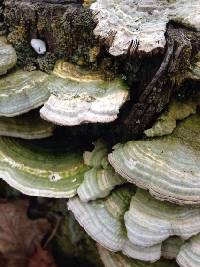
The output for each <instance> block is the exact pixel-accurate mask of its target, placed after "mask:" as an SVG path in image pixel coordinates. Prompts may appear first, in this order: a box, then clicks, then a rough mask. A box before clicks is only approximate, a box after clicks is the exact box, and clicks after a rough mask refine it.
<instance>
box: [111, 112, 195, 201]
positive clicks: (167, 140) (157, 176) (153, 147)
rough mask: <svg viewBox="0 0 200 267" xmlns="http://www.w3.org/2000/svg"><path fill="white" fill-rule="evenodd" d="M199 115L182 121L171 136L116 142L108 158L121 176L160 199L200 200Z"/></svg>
mask: <svg viewBox="0 0 200 267" xmlns="http://www.w3.org/2000/svg"><path fill="white" fill-rule="evenodd" d="M199 130H200V116H199V115H193V116H191V117H189V118H188V119H186V120H185V121H182V122H181V123H180V124H179V125H178V126H177V127H176V129H175V130H174V132H173V133H172V134H171V135H169V136H164V137H160V138H154V139H151V140H143V141H130V142H127V143H126V144H119V145H117V146H115V148H114V149H115V150H114V151H113V152H112V153H111V154H109V162H110V163H111V165H112V166H113V167H114V169H115V171H116V172H118V173H119V174H120V175H121V176H122V177H124V178H126V179H127V180H128V181H129V182H130V183H134V184H136V185H137V186H138V187H141V188H143V189H148V190H149V192H150V193H151V194H152V195H153V196H155V197H156V198H158V199H161V200H168V201H171V202H175V203H178V204H199V203H200V187H199V185H200V172H199V166H200V135H199Z"/></svg>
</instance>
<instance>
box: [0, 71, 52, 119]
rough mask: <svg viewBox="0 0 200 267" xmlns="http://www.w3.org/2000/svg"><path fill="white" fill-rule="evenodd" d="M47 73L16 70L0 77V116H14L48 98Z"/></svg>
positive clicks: (37, 105)
mask: <svg viewBox="0 0 200 267" xmlns="http://www.w3.org/2000/svg"><path fill="white" fill-rule="evenodd" d="M48 97H49V91H48V75H47V74H46V73H44V72H42V71H31V72H28V71H23V70H17V71H16V72H14V73H11V74H8V75H6V76H5V77H1V78H0V116H5V117H14V116H17V115H20V114H23V113H26V112H28V111H30V110H32V109H35V108H37V107H39V106H41V105H43V103H44V102H45V101H46V100H47V99H48Z"/></svg>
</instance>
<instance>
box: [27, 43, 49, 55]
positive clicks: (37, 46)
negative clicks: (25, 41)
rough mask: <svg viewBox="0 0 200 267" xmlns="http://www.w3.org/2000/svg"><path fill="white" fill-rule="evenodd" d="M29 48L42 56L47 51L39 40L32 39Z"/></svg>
mask: <svg viewBox="0 0 200 267" xmlns="http://www.w3.org/2000/svg"><path fill="white" fill-rule="evenodd" d="M31 46H32V47H33V49H34V50H35V52H36V53H38V54H39V55H43V54H45V53H46V51H47V48H46V44H45V42H44V41H42V40H40V39H32V40H31Z"/></svg>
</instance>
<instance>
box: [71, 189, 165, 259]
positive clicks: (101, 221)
mask: <svg viewBox="0 0 200 267" xmlns="http://www.w3.org/2000/svg"><path fill="white" fill-rule="evenodd" d="M133 193H134V190H133V188H131V187H130V185H129V186H123V187H120V188H118V189H115V190H114V191H113V192H112V193H111V195H110V196H109V197H108V198H106V199H104V200H97V201H91V202H88V203H84V202H82V201H81V200H80V199H79V198H78V197H75V198H72V199H70V200H69V201H68V209H69V210H71V211H72V212H73V214H74V216H75V218H76V219H77V221H78V222H79V223H80V225H81V226H82V227H83V228H84V229H85V231H86V232H87V233H88V234H89V235H90V236H91V237H92V238H93V239H94V240H95V241H97V242H98V243H99V244H100V245H102V246H103V247H105V248H107V249H109V250H111V251H115V252H116V251H122V252H123V253H124V254H125V255H128V256H129V257H132V258H136V259H140V260H144V261H156V260H158V259H160V257H161V244H156V245H155V246H151V247H146V248H144V247H140V246H137V245H134V244H133V243H131V242H130V240H128V238H127V235H126V229H125V226H124V220H123V216H124V213H125V211H126V210H127V209H128V205H129V202H130V198H131V195H132V194H133Z"/></svg>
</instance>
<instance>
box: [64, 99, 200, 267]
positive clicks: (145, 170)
mask: <svg viewBox="0 0 200 267" xmlns="http://www.w3.org/2000/svg"><path fill="white" fill-rule="evenodd" d="M176 104H177V105H176ZM175 106H176V108H177V109H178V110H179V112H178V111H177V110H176V108H175ZM196 107H197V104H195V103H193V102H188V103H187V104H186V103H182V104H181V103H178V102H176V101H174V102H172V104H171V105H170V106H169V111H167V112H166V113H165V115H164V116H165V117H166V118H168V117H169V118H170V119H171V120H172V121H173V127H170V132H167V133H164V134H163V130H162V128H164V125H165V120H163V121H164V123H163V125H162V127H161V128H160V129H161V133H162V134H158V131H157V132H156V134H155V135H152V137H153V138H151V139H144V140H142V141H131V142H128V143H125V144H123V145H122V144H118V145H116V146H115V147H114V151H113V152H112V153H109V149H106V147H105V145H104V144H103V143H102V141H98V142H97V143H96V144H95V148H94V150H93V151H87V152H85V153H84V161H85V164H86V165H88V166H90V167H91V169H90V170H89V171H88V172H86V173H85V177H84V182H83V183H82V184H81V185H80V187H79V188H78V190H77V192H78V196H76V197H74V198H72V199H70V200H69V201H68V204H67V205H68V209H69V210H70V211H72V212H73V214H74V216H75V218H76V219H77V221H78V222H79V223H80V225H81V226H82V227H83V228H84V229H85V231H86V232H87V233H88V234H89V235H90V236H91V237H92V238H93V239H94V240H95V241H96V242H97V243H98V250H99V253H100V256H101V258H102V261H103V263H104V265H105V266H127V267H129V266H134V267H136V266H152V267H153V266H162V267H163V266H165V264H166V266H178V265H179V266H181V267H188V266H192V267H196V266H198V265H199V263H200V253H199V251H200V250H199V244H200V242H199V240H200V238H199V234H200V223H199V222H200V207H199V205H198V204H199V203H200V200H199V186H198V183H199V178H200V175H199V167H200V165H199V162H200V156H199V148H200V143H199V137H200V135H199V130H200V128H199V125H200V116H199V114H195V115H194V113H196ZM175 110H176V112H175ZM179 114H181V115H179ZM191 114H192V115H191ZM188 116H189V117H188ZM186 117H188V118H186ZM184 118H186V119H185V120H183V119H184ZM176 120H183V121H181V122H178V123H177V125H176ZM159 121H160V119H159V120H158V122H159ZM158 128H159V127H158ZM162 135H163V136H162ZM108 160H109V161H108ZM111 166H112V167H113V168H114V170H115V171H114V170H113V169H112V167H111ZM98 168H100V169H101V170H102V169H103V170H104V171H105V170H112V176H110V177H109V176H104V179H105V180H106V179H109V181H110V184H111V186H107V187H106V185H108V181H106V182H105V181H104V182H102V181H103V180H104V179H103V177H102V176H101V175H100V173H98V171H97V169H98ZM115 172H116V173H115ZM116 175H117V177H119V178H120V181H121V182H119V183H118V182H117V183H115V182H116V178H115V177H116ZM122 178H124V181H123V180H122ZM112 181H114V183H112ZM118 181H119V180H118ZM131 184H134V185H131ZM100 188H102V189H104V190H105V191H104V190H103V191H102V190H100ZM107 188H109V190H106V189H107ZM141 188H142V189H141ZM144 189H149V192H150V193H149V192H148V191H147V190H144ZM111 190H112V191H111ZM161 200H162V201H161ZM164 259H165V260H164ZM175 262H176V263H175Z"/></svg>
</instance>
